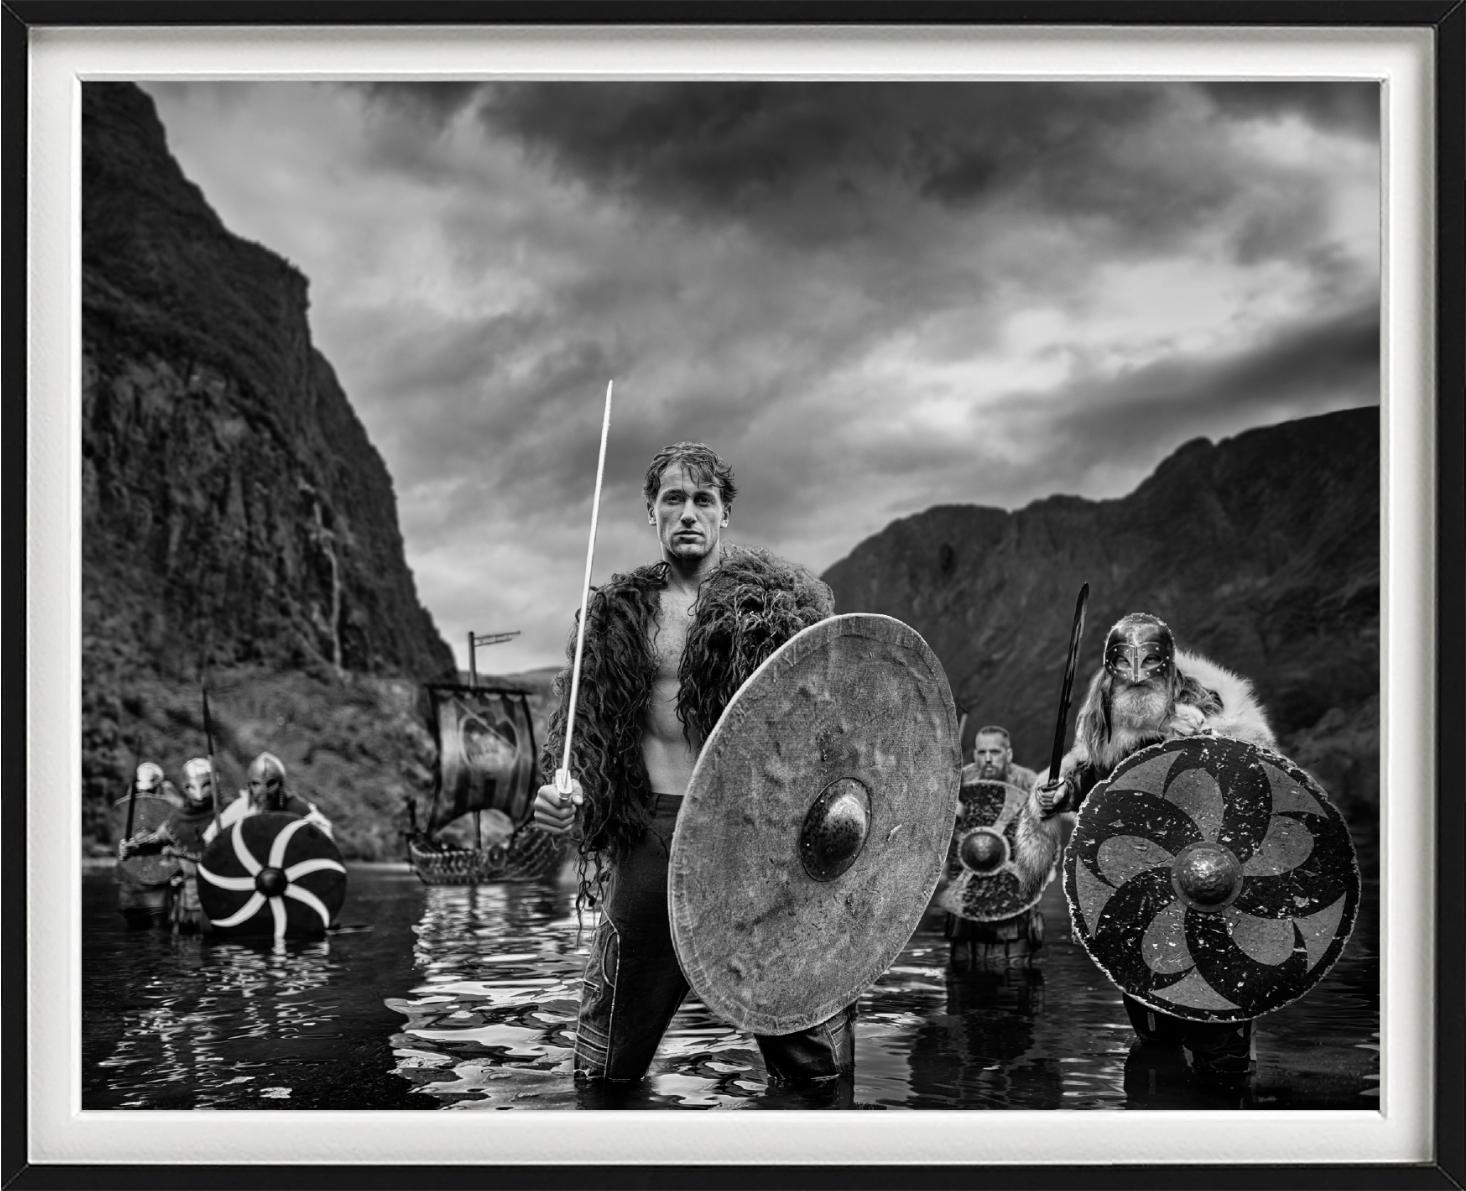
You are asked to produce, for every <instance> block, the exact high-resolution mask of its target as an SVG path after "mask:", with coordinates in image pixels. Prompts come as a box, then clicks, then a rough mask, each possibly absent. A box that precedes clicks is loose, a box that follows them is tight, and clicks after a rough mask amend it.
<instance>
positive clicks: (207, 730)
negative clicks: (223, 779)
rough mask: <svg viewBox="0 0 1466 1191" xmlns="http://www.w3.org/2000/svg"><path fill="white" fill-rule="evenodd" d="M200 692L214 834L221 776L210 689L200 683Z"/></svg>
mask: <svg viewBox="0 0 1466 1191" xmlns="http://www.w3.org/2000/svg"><path fill="white" fill-rule="evenodd" d="M199 694H200V695H202V696H203V700H204V743H205V745H206V746H207V748H208V754H209V794H210V797H211V799H212V801H213V803H214V834H215V835H217V834H218V833H219V778H218V775H217V774H215V772H214V722H213V720H211V719H210V718H209V691H208V688H207V687H205V686H204V685H203V683H200V684H199Z"/></svg>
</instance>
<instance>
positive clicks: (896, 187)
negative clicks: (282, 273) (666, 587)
mask: <svg viewBox="0 0 1466 1191" xmlns="http://www.w3.org/2000/svg"><path fill="white" fill-rule="evenodd" d="M143 87H144V89H145V90H146V91H147V92H148V93H149V94H150V95H152V96H153V98H154V99H155V101H156V102H157V104H158V109H159V115H160V117H161V119H162V122H163V125H164V128H165V131H166V133H167V138H168V145H169V149H170V151H171V152H172V153H173V155H174V156H175V157H176V158H177V159H178V161H179V164H180V165H181V167H182V169H183V171H184V173H185V175H186V176H187V177H188V178H189V179H190V181H192V182H194V183H196V184H197V185H198V186H199V187H200V189H201V190H202V192H203V195H204V197H205V199H206V200H207V201H208V202H209V204H210V205H211V206H212V207H213V208H214V210H215V211H217V212H218V213H219V215H220V217H221V219H222V220H223V221H224V224H225V226H226V227H228V228H229V230H230V231H232V232H234V233H235V234H237V235H240V236H243V237H245V238H246V239H250V240H254V241H257V242H258V243H260V244H261V245H263V246H264V247H265V248H268V249H269V250H271V251H272V252H275V253H277V254H278V255H280V256H282V257H284V258H286V259H287V260H289V261H290V262H291V263H293V264H294V265H295V266H296V267H298V268H299V269H300V270H301V271H302V272H303V273H304V274H305V276H306V277H307V278H308V280H309V283H310V290H309V296H310V315H309V317H310V325H311V335H312V340H313V342H314V345H315V346H316V348H317V349H319V350H320V352H321V353H322V354H323V355H324V356H325V358H326V359H327V360H328V361H329V362H330V364H331V365H332V367H333V368H334V369H335V371H336V374H337V376H338V378H339V380H340V382H341V385H342V388H343V390H344V391H345V393H346V395H347V397H348V399H349V400H350V402H351V404H352V406H353V408H354V409H355V410H356V411H357V414H358V416H359V417H360V418H361V420H362V422H363V424H364V425H365V427H366V429H367V432H368V434H369V436H370V438H371V440H372V442H373V444H374V445H375V447H376V448H377V450H378V451H379V452H380V453H381V455H382V457H383V459H384V461H385V462H386V465H387V468H388V470H389V472H390V474H391V475H392V479H393V484H394V488H395V491H396V496H397V506H398V517H399V524H400V526H401V530H402V534H403V540H404V545H405V550H406V555H407V562H408V565H409V566H410V567H411V569H412V571H413V573H414V576H415V579H416V583H417V590H418V596H419V598H420V600H421V601H422V603H423V605H424V606H425V607H426V608H427V609H428V611H429V612H430V613H431V614H432V616H433V618H434V620H435V622H436V624H437V627H438V630H439V632H440V633H441V634H442V636H443V637H444V639H445V640H446V641H447V642H448V644H449V645H450V646H451V647H452V648H453V650H454V653H455V655H456V657H457V659H458V663H459V665H460V667H462V668H464V669H466V668H467V665H468V658H467V648H466V636H467V633H468V632H469V631H470V630H473V631H475V632H478V633H489V632H502V631H507V630H519V632H520V634H521V635H520V636H519V637H517V638H516V639H515V640H513V641H511V642H509V643H506V644H500V645H494V646H492V647H490V648H488V649H487V650H481V651H480V653H479V657H478V667H479V670H480V672H483V673H501V674H507V673H513V672H518V671H523V670H528V669H533V668H538V667H542V666H548V665H554V664H558V663H560V661H561V660H562V656H563V648H564V644H565V638H566V634H567V632H568V630H569V627H570V624H571V617H572V615H573V612H574V609H575V607H576V606H577V605H578V603H579V599H580V585H581V579H582V573H583V569H584V564H585V540H586V533H587V530H588V528H589V518H590V498H591V492H592V489H593V486H594V481H595V465H596V451H597V445H598V441H599V434H600V426H601V408H602V399H603V397H604V393H605V388H606V382H607V381H608V380H610V379H612V378H614V379H615V408H614V413H613V418H612V423H611V441H610V446H609V450H608V457H607V464H606V481H605V491H604V494H603V497H602V505H601V513H600V534H599V538H598V541H597V546H596V566H595V573H594V580H595V581H596V582H601V581H603V580H604V579H606V578H607V577H609V576H610V574H611V573H613V572H615V571H623V570H626V569H629V568H630V567H632V566H635V565H638V564H640V563H643V562H648V561H651V560H653V559H654V558H655V556H656V540H655V537H654V535H653V531H652V529H651V528H650V527H649V526H648V525H647V524H646V517H645V511H644V508H643V506H642V502H641V496H640V488H641V482H642V476H643V473H644V472H645V469H646V465H647V462H648V461H649V459H650V457H651V455H652V454H653V453H654V452H655V451H656V450H658V449H659V448H660V447H661V446H663V445H665V444H666V443H669V442H672V441H675V440H678V439H689V438H690V439H700V440H702V441H705V442H707V443H709V444H710V445H711V446H713V447H714V448H715V449H716V450H718V451H719V452H720V453H721V454H722V455H723V456H724V457H725V458H726V459H727V460H728V461H729V462H730V463H731V464H732V466H733V468H734V471H735V473H736V476H737V480H738V484H739V488H740V495H739V497H738V499H737V501H736V502H735V505H734V508H733V513H732V517H731V519H730V526H729V531H728V532H729V535H730V537H731V538H732V540H734V541H739V542H749V543H757V544H760V545H765V546H768V547H770V548H771V549H773V550H775V551H776V552H778V553H780V554H783V555H785V556H786V557H789V558H792V559H795V560H797V561H799V562H803V563H805V564H806V565H808V566H810V567H811V568H812V569H813V570H815V571H817V572H821V571H824V570H826V569H827V568H828V567H829V566H831V565H832V564H833V563H835V562H837V561H838V560H839V559H841V558H843V557H845V556H847V555H848V554H849V553H850V551H851V550H852V549H853V548H854V547H855V546H856V545H857V544H858V543H859V542H860V541H862V540H864V539H865V538H867V537H869V536H871V535H872V534H874V533H877V532H879V531H880V530H881V529H883V528H884V527H885V526H886V525H888V524H889V523H890V522H891V521H893V520H895V519H897V518H900V517H904V516H909V515H911V514H914V513H917V512H920V511H921V510H923V509H926V508H929V507H931V506H933V505H937V504H981V505H992V506H996V507H1000V508H1004V509H1016V508H1021V507H1023V506H1025V505H1027V504H1030V503H1031V502H1033V501H1034V500H1038V499H1042V498H1044V497H1048V496H1051V495H1054V494H1057V493H1065V494H1074V495H1079V496H1084V497H1087V498H1090V499H1110V498H1114V497H1119V496H1122V495H1125V494H1126V493H1128V492H1130V491H1131V490H1133V489H1134V487H1135V486H1136V485H1137V484H1138V483H1139V482H1140V480H1142V479H1143V478H1144V477H1145V476H1147V475H1148V474H1150V472H1152V471H1153V470H1154V468H1155V467H1156V465H1157V464H1158V463H1159V462H1160V461H1161V460H1162V459H1163V458H1165V457H1166V456H1167V455H1169V454H1171V453H1172V452H1173V451H1174V450H1175V449H1176V448H1177V447H1178V446H1180V445H1181V444H1182V443H1183V442H1186V441H1188V440H1190V439H1193V438H1196V437H1203V436H1204V437H1207V438H1210V439H1212V440H1213V441H1217V440H1220V439H1223V438H1227V437H1231V436H1232V435H1234V434H1237V433H1239V432H1241V431H1244V430H1247V429H1250V428H1253V427H1256V426H1262V425H1268V424H1273V423H1277V422H1282V421H1287V420H1291V419H1294V418H1299V417H1307V416H1310V415H1313V414H1319V413H1325V412H1329V411H1331V410H1337V409H1344V408H1350V407H1356V406H1361V405H1371V404H1377V403H1378V400H1379V346H1378V340H1379V312H1380V307H1379V300H1380V297H1379V281H1380V278H1379V238H1380V194H1379V181H1378V176H1379V167H1380V155H1379V124H1378V112H1379V89H1378V86H1377V85H1376V84H1373V83H1358V82H1349V83H1304V82H1288V83H1217V84H1210V83H1185V82H1181V83H1175V82H1168V83H1159V82H1156V83H1151V82H1141V83H1111V82H1095V83H951V82H941V83H935V82H933V83H927V82H914V83H913V82H871V83H854V82H844V83H838V82H837V83H806V82H777V83H762V82H669V83H661V82H659V83H633V82H617V83H584V82H575V83H570V82H561V83H556V82H550V83H543V82H542V83H493V84H487V83H410V84H396V83H394V84H371V83H336V82H331V83H277V82H264V83H254V82H250V83H243V82H222V83H221V82H211V83H177V82H167V83H159V82H148V83H144V84H143Z"/></svg>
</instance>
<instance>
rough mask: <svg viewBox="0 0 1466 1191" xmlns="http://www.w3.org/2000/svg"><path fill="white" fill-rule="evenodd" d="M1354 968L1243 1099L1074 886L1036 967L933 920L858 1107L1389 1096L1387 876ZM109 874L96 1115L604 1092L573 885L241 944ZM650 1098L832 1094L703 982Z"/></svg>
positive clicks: (1306, 1013) (1232, 1102)
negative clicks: (1155, 1002)
mask: <svg viewBox="0 0 1466 1191" xmlns="http://www.w3.org/2000/svg"><path fill="white" fill-rule="evenodd" d="M1364 894H1365V896H1364V898H1363V901H1362V905H1361V912H1360V916H1359V923H1358V925H1357V927H1356V928H1355V932H1354V936H1353V938H1352V940H1351V941H1350V943H1349V946H1348V947H1347V948H1346V949H1345V951H1344V953H1343V955H1342V956H1341V958H1340V960H1339V962H1338V963H1337V964H1336V966H1335V967H1334V969H1333V970H1332V971H1331V972H1330V973H1329V974H1328V975H1327V976H1326V977H1325V978H1324V980H1323V981H1322V982H1321V983H1320V984H1319V985H1318V986H1317V987H1316V988H1314V989H1313V990H1312V991H1311V992H1310V993H1309V994H1308V995H1307V996H1305V997H1304V998H1302V999H1301V1000H1300V1001H1297V1002H1295V1003H1294V1004H1292V1005H1290V1006H1288V1007H1286V1008H1284V1009H1282V1010H1280V1011H1278V1012H1276V1013H1273V1014H1270V1015H1268V1016H1266V1017H1263V1018H1261V1019H1259V1020H1258V1022H1257V1025H1256V1030H1255V1035H1254V1040H1255V1051H1256V1063H1255V1069H1254V1073H1253V1075H1252V1077H1251V1078H1250V1079H1249V1081H1248V1085H1247V1086H1246V1087H1245V1088H1244V1089H1242V1090H1241V1091H1240V1092H1232V1093H1227V1094H1225V1095H1223V1094H1220V1093H1217V1092H1209V1091H1207V1090H1205V1089H1203V1088H1200V1087H1197V1086H1195V1085H1194V1084H1193V1082H1192V1081H1191V1079H1190V1077H1189V1073H1188V1070H1187V1068H1186V1065H1185V1061H1184V1059H1183V1058H1181V1057H1179V1056H1177V1057H1174V1058H1173V1059H1170V1060H1164V1061H1157V1060H1154V1059H1152V1058H1150V1057H1148V1056H1147V1055H1146V1054H1145V1053H1144V1052H1141V1051H1138V1050H1133V1047H1132V1042H1133V1038H1134V1035H1133V1033H1132V1032H1131V1029H1130V1026H1129V1023H1128V1021H1127V1019H1126V1016H1125V1011H1124V1009H1123V1007H1122V1006H1121V1002H1120V995H1119V993H1118V991H1116V989H1115V988H1114V986H1113V985H1111V984H1110V982H1109V981H1108V980H1107V979H1106V978H1105V977H1104V976H1103V975H1101V973H1100V972H1099V971H1098V969H1096V968H1095V967H1094V965H1093V964H1092V963H1091V962H1090V960H1089V958H1088V956H1087V955H1086V954H1085V952H1084V951H1083V949H1082V948H1081V947H1080V946H1079V944H1078V943H1076V942H1075V941H1074V940H1073V939H1072V937H1071V935H1070V929H1069V915H1068V911H1067V908H1066V907H1065V904H1064V895H1063V891H1062V889H1061V887H1060V884H1059V883H1058V882H1055V883H1054V884H1053V885H1051V886H1050V887H1049V889H1048V891H1047V893H1046V894H1045V896H1044V900H1043V902H1042V904H1041V909H1042V911H1043V913H1044V915H1045V918H1046V920H1047V931H1048V941H1047V943H1046V944H1045V946H1044V947H1043V948H1042V950H1041V951H1040V952H1039V953H1038V956H1037V958H1036V960H1035V962H1034V964H1033V966H1032V967H1031V968H1029V969H1014V970H1009V971H1007V972H1003V973H983V972H971V971H963V970H956V969H953V968H952V967H951V966H949V965H948V963H947V944H946V941H945V940H944V939H943V938H942V935H941V930H940V920H939V919H938V918H937V917H936V916H932V915H929V916H928V917H927V918H926V919H925V920H924V921H923V923H922V925H921V928H920V929H919V930H918V931H917V933H916V934H915V935H914V936H913V937H912V939H911V941H910V942H909V943H908V944H907V946H906V948H905V950H904V951H903V952H902V953H901V955H900V957H899V958H898V959H897V961H896V962H895V964H894V965H893V966H892V967H891V969H890V970H889V971H888V972H887V973H886V974H885V975H884V976H883V977H882V978H881V979H880V981H878V982H877V983H876V985H875V986H874V987H872V988H871V989H869V990H868V991H867V992H866V993H865V995H864V996H863V997H862V998H861V1002H860V1015H859V1020H858V1023H857V1033H856V1052H855V1053H856V1076H855V1081H854V1086H853V1088H852V1089H844V1090H843V1091H842V1092H841V1093H840V1096H839V1098H838V1099H836V1100H834V1101H833V1102H832V1103H833V1105H834V1106H848V1107H861V1108H877V1109H879V1108H887V1109H898V1108H1110V1109H1114V1108H1139V1109H1144V1108H1224V1107H1237V1108H1248V1107H1253V1108H1267V1109H1286V1108H1354V1109H1359V1108H1377V1107H1378V1103H1379V1097H1378V1093H1379V1033H1378V1025H1379V966H1378V951H1379V948H1378V897H1377V894H1378V885H1377V883H1376V882H1373V881H1371V882H1367V883H1366V885H1365V889H1364ZM116 906H117V901H116V887H115V885H114V884H113V878H112V873H111V871H110V870H109V869H98V870H94V871H90V872H88V873H87V874H86V875H85V876H84V878H83V906H82V913H83V933H82V962H83V991H82V1013H83V1028H82V1041H83V1055H82V1058H83V1063H82V1067H83V1069H82V1073H81V1080H82V1106H83V1107H84V1108H88V1109H117V1108H169V1109H181V1108H201V1109H239V1108H244V1109H269V1108H330V1109H364V1108H387V1109H393V1110H404V1109H457V1110H473V1109H514V1108H533V1109H553V1108H577V1107H587V1108H602V1107H606V1106H607V1103H606V1102H605V1101H603V1100H596V1099H594V1098H593V1097H594V1096H595V1093H593V1092H588V1091H586V1090H584V1089H581V1090H577V1088H576V1086H575V1082H574V1079H573V1078H572V1076H571V1074H570V1057H571V1048H572V1046H573V1045H574V1029H575V1009H576V1003H577V998H578V996H579V982H580V974H581V968H582V967H583V965H584V962H585V954H586V946H587V944H588V943H589V941H590V938H591V935H592V933H593V927H594V916H593V915H590V916H587V918H586V924H585V925H586V929H585V931H584V934H583V935H581V936H580V937H579V938H577V931H576V921H575V915H574V910H573V894H572V891H571V889H570V887H569V886H568V885H567V884H563V883H556V882H545V883H543V884H531V885H484V886H478V887H443V886H439V887H433V888H429V887H427V886H424V885H423V884H421V883H420V882H419V881H418V879H417V877H416V876H415V875H414V874H413V873H412V872H411V871H410V870H408V869H407V868H406V867H405V866H391V865H380V866H352V868H351V873H350V879H349V885H348V890H347V897H346V905H345V908H344V910H343V912H342V915H341V920H342V922H343V923H344V924H345V925H346V927H347V929H346V930H344V931H343V932H341V933H338V934H335V935H332V936H331V937H330V938H328V939H325V940H322V941H319V942H310V943H286V944H279V945H276V946H274V947H271V946H269V945H249V946H246V945H242V944H233V943H221V942H204V941H203V940H201V939H198V938H187V937H174V936H170V935H169V934H167V933H166V932H161V931H159V932H138V931H128V930H127V929H126V928H125V926H124V924H123V921H122V918H121V916H120V915H119V914H118V912H117V908H116ZM353 928H354V929H353ZM618 1103H622V1104H625V1105H626V1106H629V1107H635V1108H645V1109H663V1108H668V1109H707V1108H745V1109H757V1108H808V1107H824V1106H826V1105H825V1104H823V1103H811V1102H810V1101H808V1100H805V1099H802V1098H801V1097H799V1096H798V1095H795V1094H791V1093H779V1092H777V1091H773V1090H770V1089H767V1088H766V1087H765V1084H764V1076H763V1065H762V1062H761V1061H760V1059H759V1055H758V1050H757V1048H756V1047H755V1046H754V1045H753V1042H752V1040H751V1039H749V1038H747V1037H746V1036H744V1035H742V1034H740V1033H739V1032H737V1031H736V1030H733V1029H732V1028H730V1027H728V1026H725V1025H723V1024H722V1023H721V1022H719V1021H717V1020H716V1019H714V1018H713V1017H711V1016H710V1015H709V1014H708V1013H707V1011H706V1010H705V1009H704V1008H703V1007H702V1005H701V1004H700V1003H697V1002H695V1001H693V1000H692V999H690V998H689V1000H688V1001H687V1002H685V1003H684V1005H683V1008H682V1011H681V1012H680V1013H679V1014H678V1015H677V1017H676V1019H675V1020H674V1021H673V1023H672V1027H671V1029H670V1030H669V1031H668V1034H667V1037H666V1038H665V1040H664V1041H663V1044H662V1048H661V1050H660V1051H659V1053H658V1056H657V1061H656V1063H655V1064H654V1066H653V1068H652V1071H651V1074H650V1076H649V1078H648V1080H647V1081H645V1083H644V1085H643V1086H642V1087H641V1088H640V1089H638V1090H637V1091H636V1092H635V1093H634V1094H633V1095H631V1096H630V1097H625V1098H623V1100H621V1101H619V1102H618Z"/></svg>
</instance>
